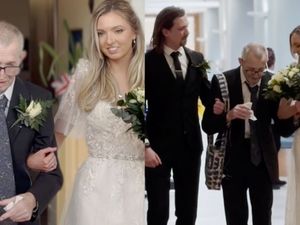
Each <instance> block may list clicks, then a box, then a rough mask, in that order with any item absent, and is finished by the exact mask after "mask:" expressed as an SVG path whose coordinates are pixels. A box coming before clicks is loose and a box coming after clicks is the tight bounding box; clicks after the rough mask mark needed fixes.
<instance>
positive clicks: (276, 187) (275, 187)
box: [272, 184, 280, 190]
mask: <svg viewBox="0 0 300 225" xmlns="http://www.w3.org/2000/svg"><path fill="white" fill-rule="evenodd" d="M272 188H273V190H279V189H280V185H278V184H273V185H272Z"/></svg>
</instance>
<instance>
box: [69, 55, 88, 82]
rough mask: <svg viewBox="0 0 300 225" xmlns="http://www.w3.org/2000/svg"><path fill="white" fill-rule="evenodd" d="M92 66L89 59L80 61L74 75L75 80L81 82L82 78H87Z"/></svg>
mask: <svg viewBox="0 0 300 225" xmlns="http://www.w3.org/2000/svg"><path fill="white" fill-rule="evenodd" d="M90 65H91V63H90V61H89V60H88V59H85V58H81V59H79V60H78V63H77V65H76V67H75V71H74V73H73V75H74V78H75V80H81V79H82V78H84V77H86V75H87V74H88V72H89V70H90Z"/></svg>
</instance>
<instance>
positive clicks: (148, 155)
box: [145, 147, 162, 168]
mask: <svg viewBox="0 0 300 225" xmlns="http://www.w3.org/2000/svg"><path fill="white" fill-rule="evenodd" d="M161 164H162V163H161V160H160V158H159V156H158V155H157V154H156V152H155V151H154V150H153V149H152V148H151V147H146V149H145V166H146V167H151V168H155V167H157V166H159V165H161Z"/></svg>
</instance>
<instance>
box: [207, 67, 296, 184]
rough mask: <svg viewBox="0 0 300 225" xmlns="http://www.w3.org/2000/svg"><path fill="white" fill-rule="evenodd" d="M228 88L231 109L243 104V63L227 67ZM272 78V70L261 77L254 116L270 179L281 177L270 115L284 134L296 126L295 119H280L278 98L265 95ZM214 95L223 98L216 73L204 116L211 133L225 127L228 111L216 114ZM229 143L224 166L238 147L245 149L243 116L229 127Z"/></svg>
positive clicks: (208, 130)
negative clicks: (267, 97)
mask: <svg viewBox="0 0 300 225" xmlns="http://www.w3.org/2000/svg"><path fill="white" fill-rule="evenodd" d="M224 75H225V77H226V80H227V84H228V89H229V101H230V109H232V108H234V107H235V106H236V105H237V104H243V103H244V100H243V93H242V86H241V77H240V67H238V68H236V69H233V70H230V71H227V72H225V73H224ZM270 78H271V76H270V74H264V76H263V77H262V79H261V85H260V91H259V98H258V102H257V107H256V108H257V110H256V113H255V116H256V117H257V121H256V124H257V127H256V130H257V132H258V135H257V136H258V142H259V147H260V150H261V152H262V156H263V159H264V162H265V165H266V167H267V170H268V174H269V176H270V179H271V181H274V180H275V179H277V178H278V175H277V173H278V165H277V163H276V162H277V151H276V147H275V145H274V138H273V135H272V129H271V119H273V120H274V121H275V125H276V126H277V127H278V130H280V131H281V135H283V136H287V135H289V134H290V132H291V129H294V128H293V123H292V119H288V120H278V118H277V109H278V102H276V101H271V100H267V99H265V98H264V96H263V92H264V89H265V88H266V86H267V82H268V81H269V79H270ZM215 98H220V99H222V98H221V93H220V88H219V84H218V80H217V78H216V77H215V76H214V77H213V79H212V98H211V100H210V104H209V106H208V107H207V108H206V109H205V112H204V118H203V120H202V126H203V130H204V131H205V132H206V133H208V134H213V133H217V132H220V131H222V130H224V129H225V127H226V115H225V113H223V114H222V115H219V116H217V115H214V114H213V104H214V101H215V100H214V99H215ZM229 131H230V132H229V137H228V140H229V141H228V144H227V149H226V157H225V168H224V170H225V171H226V165H228V164H229V163H230V159H231V158H232V157H234V156H235V155H236V154H238V152H237V151H242V147H241V146H242V143H243V140H244V131H245V122H244V120H240V119H235V120H233V121H231V124H230V128H229Z"/></svg>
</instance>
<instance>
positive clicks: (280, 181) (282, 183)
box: [274, 180, 286, 186]
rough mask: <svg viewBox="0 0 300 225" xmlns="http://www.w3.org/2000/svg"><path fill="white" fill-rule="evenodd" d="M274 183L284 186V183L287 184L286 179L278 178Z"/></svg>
mask: <svg viewBox="0 0 300 225" xmlns="http://www.w3.org/2000/svg"><path fill="white" fill-rule="evenodd" d="M274 184H275V185H279V186H282V185H285V184H286V181H284V180H277V181H275V183H274Z"/></svg>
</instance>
